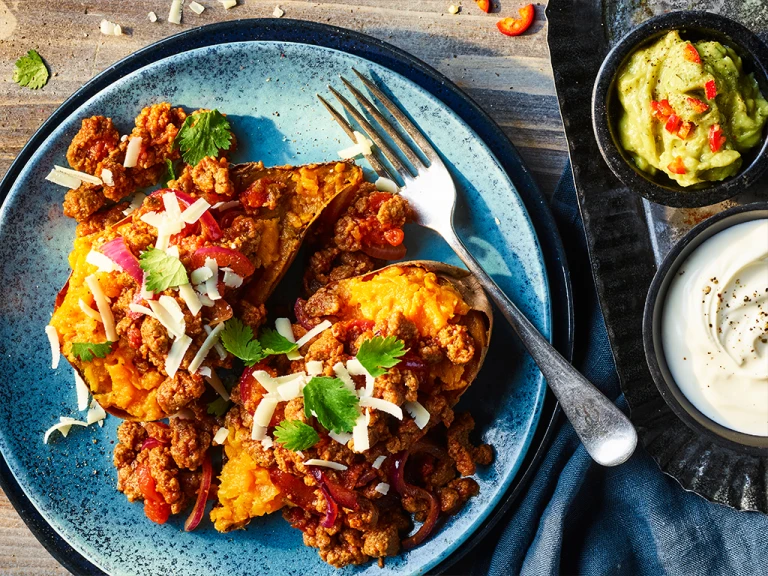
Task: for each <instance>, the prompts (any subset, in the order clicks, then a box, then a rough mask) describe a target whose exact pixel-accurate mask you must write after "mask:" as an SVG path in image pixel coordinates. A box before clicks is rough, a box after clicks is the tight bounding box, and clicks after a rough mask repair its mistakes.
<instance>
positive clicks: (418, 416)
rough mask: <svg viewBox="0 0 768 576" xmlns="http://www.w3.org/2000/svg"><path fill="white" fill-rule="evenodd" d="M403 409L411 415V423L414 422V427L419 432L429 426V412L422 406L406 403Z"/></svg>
mask: <svg viewBox="0 0 768 576" xmlns="http://www.w3.org/2000/svg"><path fill="white" fill-rule="evenodd" d="M403 408H405V411H406V412H408V414H410V415H411V417H412V418H413V421H414V422H416V426H418V427H419V429H420V430H423V429H424V426H426V425H427V424H429V418H430V414H429V410H427V409H426V408H424V406H422V405H421V404H419V403H418V402H406V403H405V404H404V405H403Z"/></svg>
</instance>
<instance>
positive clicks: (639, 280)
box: [547, 0, 768, 513]
mask: <svg viewBox="0 0 768 576" xmlns="http://www.w3.org/2000/svg"><path fill="white" fill-rule="evenodd" d="M691 7H692V6H691V3H690V2H689V1H688V0H550V2H549V5H548V7H547V19H548V21H549V35H548V43H549V50H550V55H551V58H552V69H553V72H554V78H555V87H556V89H557V95H558V100H559V104H560V112H561V114H562V118H563V124H564V126H565V133H566V138H567V140H568V150H569V154H570V158H571V165H572V168H573V176H574V180H575V183H576V190H577V193H578V200H579V206H580V208H581V213H582V216H583V219H584V226H585V229H586V234H587V244H588V247H589V253H590V260H591V262H592V270H593V274H594V277H595V284H596V286H597V291H598V296H599V299H600V305H601V307H602V310H603V314H604V316H605V321H606V325H607V328H608V336H609V339H610V343H611V348H612V350H613V355H614V358H615V360H616V367H617V369H618V373H619V378H620V381H621V386H622V390H623V391H624V395H625V397H626V399H627V401H628V403H629V406H630V410H631V418H632V421H633V422H634V424H635V425H636V427H637V429H638V433H639V436H640V440H641V442H642V444H643V446H644V447H645V449H646V450H647V451H648V452H649V454H650V455H651V456H652V457H653V458H654V460H656V462H657V463H658V465H659V467H660V468H661V469H662V470H663V471H664V472H666V473H667V474H669V475H670V476H672V477H673V478H675V479H676V480H677V481H678V482H679V483H680V484H681V485H682V486H683V487H684V488H686V489H687V490H691V491H693V492H696V493H697V494H699V495H701V496H703V497H705V498H707V499H708V500H711V501H714V502H718V503H721V504H725V505H728V506H731V507H733V508H736V509H739V510H759V511H761V512H764V513H768V486H767V484H766V480H767V479H766V476H765V474H764V473H761V471H764V470H766V469H767V468H768V457H764V456H750V455H744V454H743V453H740V452H737V451H735V450H732V449H731V448H729V447H728V446H727V445H721V444H717V443H713V442H710V441H708V440H706V439H704V438H702V437H700V436H698V435H697V434H696V433H695V432H694V431H693V430H691V429H690V428H688V427H687V426H686V425H685V424H684V423H683V422H682V421H681V420H679V419H678V418H677V417H676V416H675V415H674V414H673V413H672V411H671V410H670V409H669V408H668V407H667V405H666V404H665V403H664V400H663V399H662V397H661V395H660V394H659V392H658V390H657V389H656V386H655V385H654V383H653V380H652V379H651V375H650V373H649V371H648V367H647V365H646V361H645V354H644V351H643V338H642V318H643V306H644V304H645V297H646V294H647V293H648V287H649V286H650V283H651V279H652V278H653V275H654V273H655V271H656V267H657V266H658V264H659V262H660V261H661V260H662V259H663V258H664V256H665V255H666V254H667V252H668V251H669V249H670V248H671V246H672V245H674V243H675V242H676V241H677V240H678V239H679V238H680V237H681V236H682V235H683V234H685V232H687V231H688V230H689V229H690V228H692V227H693V226H694V225H696V224H697V223H699V222H701V221H703V220H705V219H706V218H708V217H710V216H712V215H713V214H716V213H718V212H720V211H722V210H723V209H725V208H727V207H730V206H733V205H737V204H744V203H748V202H751V201H754V200H756V199H758V198H760V199H765V198H768V178H765V179H763V181H761V182H759V183H758V184H757V185H756V186H754V187H753V188H752V189H750V190H748V191H745V193H743V194H741V195H739V196H737V197H736V198H735V199H733V200H729V201H727V202H724V203H722V204H717V205H715V206H708V207H706V208H698V209H675V208H667V207H664V206H660V205H657V204H653V203H651V202H648V201H646V200H644V199H642V198H641V197H640V196H638V195H637V194H634V193H632V192H631V191H630V190H629V189H627V188H626V187H624V186H623V185H622V184H621V182H619V180H617V179H616V178H615V177H614V176H613V173H612V172H611V171H610V169H609V168H608V166H607V165H606V164H605V163H604V162H603V159H602V157H601V156H600V152H599V151H598V148H597V142H596V141H595V138H594V135H593V131H592V121H591V106H590V103H591V96H592V86H593V84H594V81H595V77H596V76H597V71H598V69H599V68H600V65H601V63H602V61H603V59H604V58H605V56H606V54H607V53H608V50H609V49H610V47H611V45H612V43H613V42H615V41H616V40H618V39H619V38H621V36H623V35H624V34H625V33H627V32H628V31H629V30H631V29H632V28H633V27H634V26H636V25H638V24H639V23H641V22H642V21H644V20H646V19H648V18H650V17H652V16H656V15H658V14H661V13H664V12H668V11H671V10H685V9H690V8H691ZM695 8H696V9H697V10H710V11H712V12H718V13H721V14H723V15H724V16H728V17H730V18H733V19H736V20H738V21H740V22H741V23H742V24H744V25H745V26H747V27H749V28H750V29H751V30H753V31H754V32H756V33H757V34H758V35H759V36H760V37H761V38H762V39H763V40H764V41H766V42H768V2H766V0H700V1H697V2H696V3H695Z"/></svg>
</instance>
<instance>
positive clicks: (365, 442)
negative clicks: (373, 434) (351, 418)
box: [352, 411, 371, 453]
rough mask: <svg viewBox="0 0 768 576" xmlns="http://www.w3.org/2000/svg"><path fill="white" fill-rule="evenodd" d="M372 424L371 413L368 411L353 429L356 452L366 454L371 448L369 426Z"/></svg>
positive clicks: (356, 422)
mask: <svg viewBox="0 0 768 576" xmlns="http://www.w3.org/2000/svg"><path fill="white" fill-rule="evenodd" d="M370 423H371V413H370V411H366V413H365V414H360V416H358V417H357V420H356V421H355V426H354V427H353V428H352V441H353V442H354V451H355V452H358V453H359V452H365V451H366V450H368V448H370V447H371V445H370V439H369V438H368V426H369V425H370Z"/></svg>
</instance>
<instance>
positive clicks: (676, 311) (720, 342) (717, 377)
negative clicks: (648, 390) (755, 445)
mask: <svg viewBox="0 0 768 576" xmlns="http://www.w3.org/2000/svg"><path fill="white" fill-rule="evenodd" d="M661 336H662V344H663V349H664V355H665V357H666V360H667V365H668V366H669V369H670V371H671V373H672V376H673V378H674V379H675V382H676V383H677V385H678V387H679V388H680V390H681V391H682V392H683V394H685V396H686V397H687V398H688V400H690V401H691V403H692V404H693V405H694V406H695V407H696V408H698V409H699V410H700V411H701V412H702V413H703V414H704V415H706V416H707V417H709V418H710V419H712V420H714V421H715V422H717V423H718V424H721V425H722V426H725V427H726V428H730V429H731V430H736V431H738V432H743V433H746V434H752V435H755V436H768V220H766V219H763V220H753V221H751V222H745V223H743V224H737V225H735V226H732V227H730V228H727V229H726V230H723V231H722V232H719V233H718V234H715V235H714V236H712V237H711V238H709V239H707V240H706V241H705V242H703V243H702V244H701V245H700V246H699V247H698V248H696V249H695V250H694V251H693V253H692V254H691V255H690V256H689V257H688V259H687V260H686V261H685V262H684V263H683V265H682V266H681V267H680V269H679V270H678V272H677V275H676V276H675V278H674V280H673V281H672V283H671V284H670V286H669V290H668V291H667V296H666V300H665V302H664V310H663V313H662V327H661Z"/></svg>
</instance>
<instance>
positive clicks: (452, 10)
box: [448, 4, 461, 14]
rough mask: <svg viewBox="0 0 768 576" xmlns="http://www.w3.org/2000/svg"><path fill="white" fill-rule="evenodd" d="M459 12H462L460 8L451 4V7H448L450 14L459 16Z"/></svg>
mask: <svg viewBox="0 0 768 576" xmlns="http://www.w3.org/2000/svg"><path fill="white" fill-rule="evenodd" d="M459 10H461V7H460V6H456V5H454V4H451V5H450V6H448V12H450V13H451V14H458V13H459Z"/></svg>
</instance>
